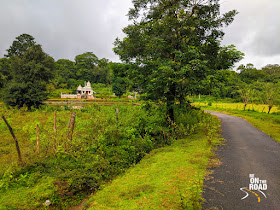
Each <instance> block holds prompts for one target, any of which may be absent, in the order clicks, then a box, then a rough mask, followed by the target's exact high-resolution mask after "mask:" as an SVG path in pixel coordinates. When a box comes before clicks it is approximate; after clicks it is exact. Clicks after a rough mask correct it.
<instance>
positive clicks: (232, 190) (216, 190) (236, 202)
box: [203, 111, 280, 210]
mask: <svg viewBox="0 0 280 210" xmlns="http://www.w3.org/2000/svg"><path fill="white" fill-rule="evenodd" d="M210 113H211V114H212V115H216V116H218V117H219V119H220V120H221V121H222V131H223V132H222V136H223V138H225V139H226V142H225V145H224V146H221V147H219V149H218V151H217V152H216V155H217V157H218V158H220V159H221V162H222V164H221V166H220V167H217V168H214V169H213V171H212V172H213V174H210V175H209V177H208V179H207V180H206V181H205V186H206V187H205V188H204V190H205V193H204V194H203V197H204V199H205V202H204V205H203V209H226V210H227V209H229V210H231V209H236V210H243V209H244V210H245V209H246V210H250V209H264V210H274V209H276V210H280V144H279V143H277V142H275V141H274V140H273V139H272V138H270V137H269V136H268V135H266V134H265V133H263V132H262V131H260V130H258V129H256V128H255V127H253V126H252V125H251V124H249V123H248V122H247V121H245V120H243V119H241V118H238V117H234V116H230V115H226V114H222V113H218V112H212V111H211V112H210ZM250 174H254V177H255V178H259V179H260V180H266V181H267V190H261V191H262V192H263V193H264V194H262V192H260V191H258V190H252V189H251V190H250V189H249V184H250V178H249V175H250ZM251 181H253V180H251ZM264 182H265V181H264ZM254 183H256V182H254ZM257 186H258V187H262V188H265V185H263V184H261V185H259V184H258V185H257ZM240 188H243V191H241V190H240ZM246 195H248V196H247V197H246V198H244V199H243V200H241V198H243V197H245V196H246ZM265 196H266V198H265Z"/></svg>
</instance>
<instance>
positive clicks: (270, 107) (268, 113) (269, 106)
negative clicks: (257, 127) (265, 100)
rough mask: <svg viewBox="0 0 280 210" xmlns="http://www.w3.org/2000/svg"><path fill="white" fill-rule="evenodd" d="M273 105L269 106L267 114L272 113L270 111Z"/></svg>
mask: <svg viewBox="0 0 280 210" xmlns="http://www.w3.org/2000/svg"><path fill="white" fill-rule="evenodd" d="M272 107H273V106H271V105H269V106H268V112H267V114H269V113H270V111H271V109H272Z"/></svg>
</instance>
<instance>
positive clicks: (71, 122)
mask: <svg viewBox="0 0 280 210" xmlns="http://www.w3.org/2000/svg"><path fill="white" fill-rule="evenodd" d="M75 118H76V112H72V113H71V117H70V120H69V124H68V128H69V133H68V139H69V140H70V141H72V136H73V131H74V126H75Z"/></svg>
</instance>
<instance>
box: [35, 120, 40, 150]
mask: <svg viewBox="0 0 280 210" xmlns="http://www.w3.org/2000/svg"><path fill="white" fill-rule="evenodd" d="M36 137H37V154H38V155H39V154H40V138H39V125H38V124H37V125H36Z"/></svg>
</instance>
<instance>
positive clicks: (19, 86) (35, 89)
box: [3, 45, 55, 110]
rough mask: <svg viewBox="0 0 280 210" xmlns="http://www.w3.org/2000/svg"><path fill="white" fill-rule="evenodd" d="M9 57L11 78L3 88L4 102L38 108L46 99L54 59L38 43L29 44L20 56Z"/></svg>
mask: <svg viewBox="0 0 280 210" xmlns="http://www.w3.org/2000/svg"><path fill="white" fill-rule="evenodd" d="M11 59H12V61H11V63H12V64H11V74H12V80H10V81H9V82H8V83H7V85H6V87H5V88H4V91H3V93H4V94H3V100H4V102H5V103H6V104H7V105H10V106H16V107H22V106H26V107H27V108H28V109H29V110H30V108H31V107H32V106H33V107H35V108H38V107H39V106H40V105H41V104H42V103H43V101H44V100H46V99H47V92H46V84H47V83H48V81H49V80H50V79H52V78H53V76H54V72H53V70H54V65H55V62H54V59H53V58H52V57H50V56H49V55H47V54H46V53H44V52H43V50H42V48H41V46H40V45H34V46H31V47H29V48H28V49H27V50H26V51H24V52H23V54H22V55H21V57H19V56H17V55H14V56H13V57H12V58H11Z"/></svg>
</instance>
